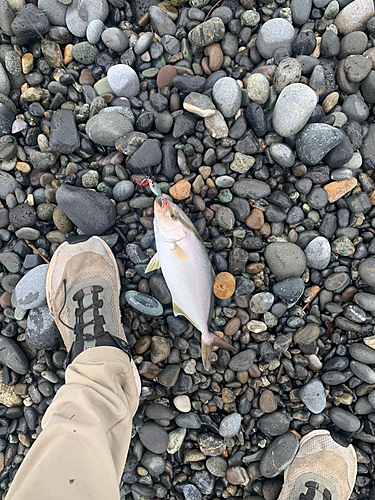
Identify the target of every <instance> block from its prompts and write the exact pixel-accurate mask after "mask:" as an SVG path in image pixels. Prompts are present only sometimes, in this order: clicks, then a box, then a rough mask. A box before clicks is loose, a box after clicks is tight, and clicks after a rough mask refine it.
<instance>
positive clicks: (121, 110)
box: [99, 106, 135, 126]
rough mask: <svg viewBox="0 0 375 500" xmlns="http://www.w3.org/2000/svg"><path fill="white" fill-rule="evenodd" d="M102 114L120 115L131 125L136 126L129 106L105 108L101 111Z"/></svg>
mask: <svg viewBox="0 0 375 500" xmlns="http://www.w3.org/2000/svg"><path fill="white" fill-rule="evenodd" d="M100 113H119V114H120V115H122V116H125V118H127V119H128V120H129V121H130V123H131V124H132V125H133V126H134V123H135V116H134V113H133V111H132V110H131V109H130V108H128V107H127V106H110V107H109V108H104V109H101V110H100V111H99V114H100Z"/></svg>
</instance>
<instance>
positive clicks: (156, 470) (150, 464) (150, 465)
mask: <svg viewBox="0 0 375 500" xmlns="http://www.w3.org/2000/svg"><path fill="white" fill-rule="evenodd" d="M141 464H142V465H143V467H146V469H147V470H148V472H149V473H150V475H151V476H160V474H162V473H163V472H164V469H165V460H164V459H163V457H161V456H160V455H155V454H154V453H151V452H150V451H146V453H144V454H143V455H142V460H141ZM125 467H126V466H125Z"/></svg>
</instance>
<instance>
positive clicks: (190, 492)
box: [182, 484, 202, 500]
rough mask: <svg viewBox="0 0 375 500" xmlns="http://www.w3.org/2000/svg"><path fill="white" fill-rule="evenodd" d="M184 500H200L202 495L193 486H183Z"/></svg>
mask: <svg viewBox="0 0 375 500" xmlns="http://www.w3.org/2000/svg"><path fill="white" fill-rule="evenodd" d="M182 492H183V494H184V497H185V500H201V498H202V493H201V492H200V491H199V490H198V488H197V487H196V486H194V484H185V485H184V486H183V488H182Z"/></svg>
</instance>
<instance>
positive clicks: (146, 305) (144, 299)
mask: <svg viewBox="0 0 375 500" xmlns="http://www.w3.org/2000/svg"><path fill="white" fill-rule="evenodd" d="M125 299H126V300H127V301H128V303H129V304H130V305H131V306H132V307H134V309H136V310H137V311H140V312H141V313H143V314H146V315H147V316H161V315H162V314H163V306H162V305H161V304H160V302H159V301H158V300H157V299H155V298H154V297H151V296H150V295H146V294H144V293H141V292H137V291H135V290H129V291H127V292H126V294H125ZM151 451H152V450H151Z"/></svg>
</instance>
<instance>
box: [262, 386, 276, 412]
mask: <svg viewBox="0 0 375 500" xmlns="http://www.w3.org/2000/svg"><path fill="white" fill-rule="evenodd" d="M259 406H260V409H261V410H262V411H264V412H265V413H273V412H274V411H276V410H277V406H278V404H277V400H276V397H275V395H274V393H273V392H272V391H269V390H265V391H263V392H262V393H261V395H260V398H259Z"/></svg>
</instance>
